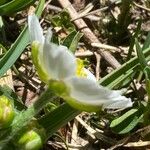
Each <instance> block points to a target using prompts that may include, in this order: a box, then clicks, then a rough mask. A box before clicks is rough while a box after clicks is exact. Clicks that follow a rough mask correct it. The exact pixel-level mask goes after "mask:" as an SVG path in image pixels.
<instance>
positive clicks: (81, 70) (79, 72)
mask: <svg viewBox="0 0 150 150" xmlns="http://www.w3.org/2000/svg"><path fill="white" fill-rule="evenodd" d="M76 63H77V70H76V75H77V76H78V77H87V74H86V73H85V71H84V61H83V60H81V59H79V58H77V59H76Z"/></svg>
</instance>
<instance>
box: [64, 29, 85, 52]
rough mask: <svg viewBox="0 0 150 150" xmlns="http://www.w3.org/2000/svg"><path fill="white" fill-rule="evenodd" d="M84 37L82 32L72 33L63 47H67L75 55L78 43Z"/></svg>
mask: <svg viewBox="0 0 150 150" xmlns="http://www.w3.org/2000/svg"><path fill="white" fill-rule="evenodd" d="M82 36H83V34H81V33H80V32H77V31H73V32H71V33H70V34H69V35H68V36H67V37H66V38H65V40H64V41H63V45H65V46H67V47H68V48H69V50H71V51H72V52H73V53H75V51H76V50H77V46H78V42H79V40H80V38H81V37H82Z"/></svg>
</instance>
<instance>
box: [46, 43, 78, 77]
mask: <svg viewBox="0 0 150 150" xmlns="http://www.w3.org/2000/svg"><path fill="white" fill-rule="evenodd" d="M43 58H44V59H43V61H44V65H45V68H46V69H47V71H48V73H49V74H50V76H51V77H52V78H53V79H56V80H63V79H65V78H68V77H71V76H73V75H75V70H76V62H75V61H76V60H75V57H74V56H73V54H72V53H71V52H69V50H68V49H67V47H65V46H61V45H59V46H58V45H56V44H53V43H48V42H45V44H44V48H43Z"/></svg>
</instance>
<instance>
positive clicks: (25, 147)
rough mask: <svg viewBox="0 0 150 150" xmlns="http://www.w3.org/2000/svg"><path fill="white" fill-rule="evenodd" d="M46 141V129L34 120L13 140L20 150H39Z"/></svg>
mask: <svg viewBox="0 0 150 150" xmlns="http://www.w3.org/2000/svg"><path fill="white" fill-rule="evenodd" d="M45 139H46V133H45V129H44V128H43V127H41V126H40V125H39V124H38V122H37V120H36V119H35V118H34V119H33V120H31V122H30V123H29V124H28V125H27V126H26V127H25V128H24V129H23V130H22V132H21V133H19V134H18V135H17V136H16V137H15V139H14V140H13V143H14V145H15V146H16V147H17V148H18V149H19V150H39V149H40V148H42V145H43V141H44V140H45Z"/></svg>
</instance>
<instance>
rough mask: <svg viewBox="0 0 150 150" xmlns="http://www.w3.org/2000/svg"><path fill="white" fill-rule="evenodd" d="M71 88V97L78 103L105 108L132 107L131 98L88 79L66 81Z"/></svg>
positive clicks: (74, 78) (75, 78) (76, 78)
mask: <svg viewBox="0 0 150 150" xmlns="http://www.w3.org/2000/svg"><path fill="white" fill-rule="evenodd" d="M65 83H66V85H67V86H68V87H69V88H70V96H71V97H72V98H73V99H75V100H76V101H78V103H82V104H87V105H91V106H102V107H103V108H110V109H119V108H127V107H131V106H132V102H131V99H130V98H126V97H125V96H122V95H121V94H120V93H121V92H120V91H115V90H109V89H107V88H105V87H102V86H99V85H98V84H97V83H96V82H95V81H93V80H89V79H86V78H78V77H72V78H70V79H66V80H65Z"/></svg>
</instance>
